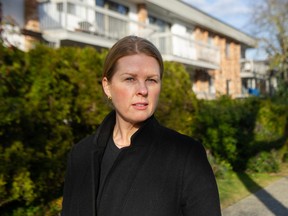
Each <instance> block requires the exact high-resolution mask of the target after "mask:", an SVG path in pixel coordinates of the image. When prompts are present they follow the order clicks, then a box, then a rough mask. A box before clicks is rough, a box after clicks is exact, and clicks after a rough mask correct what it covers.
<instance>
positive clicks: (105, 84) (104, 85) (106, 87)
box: [102, 77, 111, 98]
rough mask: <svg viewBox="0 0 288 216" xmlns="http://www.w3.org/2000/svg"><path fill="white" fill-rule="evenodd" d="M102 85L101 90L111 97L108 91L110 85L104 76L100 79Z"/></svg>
mask: <svg viewBox="0 0 288 216" xmlns="http://www.w3.org/2000/svg"><path fill="white" fill-rule="evenodd" d="M102 87H103V90H104V92H105V94H106V96H107V97H108V98H109V97H111V93H110V85H109V81H108V79H107V78H106V77H104V78H103V79H102Z"/></svg>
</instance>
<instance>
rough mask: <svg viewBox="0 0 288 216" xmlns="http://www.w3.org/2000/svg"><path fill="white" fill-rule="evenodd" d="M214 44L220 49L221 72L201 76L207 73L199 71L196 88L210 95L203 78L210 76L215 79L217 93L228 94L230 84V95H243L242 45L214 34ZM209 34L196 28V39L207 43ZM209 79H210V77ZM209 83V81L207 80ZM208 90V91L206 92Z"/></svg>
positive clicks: (207, 84)
mask: <svg viewBox="0 0 288 216" xmlns="http://www.w3.org/2000/svg"><path fill="white" fill-rule="evenodd" d="M212 35H213V36H212V38H213V39H212V40H213V44H214V45H215V46H217V47H219V48H220V58H221V60H220V69H219V70H208V71H206V75H199V73H205V71H199V70H198V71H197V70H196V76H195V83H194V85H195V87H194V89H197V91H201V92H203V91H206V92H207V93H208V89H209V83H206V84H205V79H203V77H206V78H207V77H208V74H209V75H210V76H211V77H213V78H214V85H215V90H216V93H218V94H226V93H227V83H229V94H230V95H231V96H232V97H236V96H238V95H240V94H241V78H240V55H241V49H240V45H239V44H238V43H236V42H234V41H229V40H228V39H226V38H224V37H222V36H220V35H215V34H212ZM208 37H209V32H208V31H206V30H203V29H201V28H199V27H197V28H195V31H194V38H195V40H200V41H203V42H205V43H207V41H208ZM227 43H229V44H230V47H229V56H226V45H227ZM208 78H209V77H208ZM206 81H207V82H208V81H209V80H206ZM205 88H206V90H205Z"/></svg>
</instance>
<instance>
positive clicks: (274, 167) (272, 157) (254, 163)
mask: <svg viewBox="0 0 288 216" xmlns="http://www.w3.org/2000/svg"><path fill="white" fill-rule="evenodd" d="M280 163H281V161H280V160H279V155H278V154H277V152H276V151H275V150H272V151H270V152H265V151H263V152H260V153H258V154H257V155H256V156H255V157H252V158H250V159H249V161H248V164H247V171H249V172H257V173H264V172H267V173H269V172H270V173H271V172H278V171H279V167H280Z"/></svg>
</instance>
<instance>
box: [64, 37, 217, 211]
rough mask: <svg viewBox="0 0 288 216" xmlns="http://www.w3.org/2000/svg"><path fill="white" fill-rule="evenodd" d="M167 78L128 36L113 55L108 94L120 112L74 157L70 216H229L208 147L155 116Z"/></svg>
mask: <svg viewBox="0 0 288 216" xmlns="http://www.w3.org/2000/svg"><path fill="white" fill-rule="evenodd" d="M162 74H163V61H162V57H161V55H160V53H159V51H158V50H157V49H156V48H155V46H154V45H153V44H152V43H150V42H149V41H147V40H146V39H143V38H140V37H136V36H127V37H125V38H123V39H121V40H120V41H118V42H117V43H116V44H115V45H114V46H113V47H112V48H111V49H110V51H109V53H108V55H107V57H106V60H105V63H104V69H103V79H102V86H103V90H104V92H105V94H106V96H107V97H108V98H109V99H110V101H111V103H112V104H113V107H114V111H112V112H111V113H110V114H109V115H108V116H107V117H106V118H105V119H104V121H103V122H102V124H101V125H100V127H99V128H98V129H97V131H96V133H95V134H93V135H91V136H89V137H87V138H85V139H83V140H82V141H80V142H79V143H78V144H76V145H75V146H74V147H73V149H72V150H71V152H70V156H69V163H68V169H67V174H66V179H65V187H64V196H63V211H62V214H63V216H74V215H75V216H76V215H77V216H80V215H81V216H96V215H97V216H122V215H123V216H170V215H171V216H180V215H181V216H187V215H189V216H200V215H201V216H204V215H206V216H217V215H221V212H220V205H219V196H218V190H217V185H216V182H215V178H214V175H213V172H212V169H211V167H210V165H209V163H208V161H207V157H206V153H205V150H204V148H203V146H202V145H201V144H200V143H198V142H196V141H195V140H193V139H192V138H190V137H188V136H185V135H181V134H179V133H177V132H175V131H173V130H171V129H168V128H165V127H163V126H161V125H160V124H159V123H158V122H157V120H156V119H155V117H154V115H153V114H154V112H155V110H156V107H157V103H158V98H159V94H160V91H161V79H162Z"/></svg>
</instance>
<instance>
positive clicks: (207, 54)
mask: <svg viewBox="0 0 288 216" xmlns="http://www.w3.org/2000/svg"><path fill="white" fill-rule="evenodd" d="M149 39H150V40H151V41H152V42H153V43H154V44H155V45H156V46H157V47H158V48H159V50H160V52H161V53H162V54H166V55H172V56H177V57H180V58H185V59H190V60H194V61H202V62H208V63H212V64H214V65H219V64H220V50H219V48H217V47H214V46H210V45H208V44H205V43H202V42H199V41H195V40H193V39H191V38H189V37H185V36H180V35H176V34H173V33H171V32H167V33H157V34H153V35H152V36H151V37H150V38H149Z"/></svg>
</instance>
